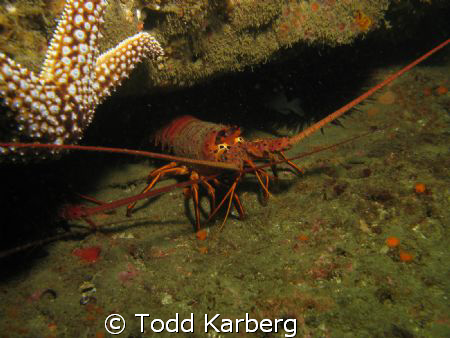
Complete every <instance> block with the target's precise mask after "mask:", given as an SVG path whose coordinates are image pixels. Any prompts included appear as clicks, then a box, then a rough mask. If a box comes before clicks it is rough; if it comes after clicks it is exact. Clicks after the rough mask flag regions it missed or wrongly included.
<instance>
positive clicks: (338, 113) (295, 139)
mask: <svg viewBox="0 0 450 338" xmlns="http://www.w3.org/2000/svg"><path fill="white" fill-rule="evenodd" d="M449 43H450V39H447V40H446V41H444V42H442V43H441V44H439V45H438V46H436V47H434V48H433V49H432V50H430V51H429V52H428V53H426V54H424V55H422V56H421V57H420V58H418V59H417V60H415V61H413V62H411V63H410V64H409V65H407V66H406V67H404V68H402V69H400V70H399V71H398V72H396V73H394V74H392V75H391V76H389V77H387V78H386V79H385V80H384V81H383V82H380V83H379V84H377V85H376V86H374V87H372V88H371V89H369V90H368V91H366V92H365V93H364V94H362V95H361V96H359V97H357V98H356V99H354V100H353V101H350V102H349V103H347V104H346V105H345V106H343V107H341V108H339V109H338V110H336V111H335V112H334V113H332V114H330V115H328V116H327V117H325V118H324V119H322V120H320V121H319V122H317V123H314V124H313V125H312V126H310V127H309V128H307V129H305V130H303V131H302V132H300V133H298V134H297V135H294V136H292V137H291V138H289V144H291V145H294V144H296V143H298V142H300V141H301V140H303V139H305V138H307V137H308V136H309V135H311V134H313V133H315V132H316V131H317V130H319V129H320V128H322V127H324V126H325V125H327V124H328V123H330V122H332V121H334V120H336V119H338V118H339V117H341V116H342V115H344V114H345V113H346V112H348V111H349V110H350V109H352V108H353V107H355V106H356V105H358V104H359V103H361V102H362V101H364V100H365V99H367V98H368V97H369V96H371V95H372V94H373V93H375V92H376V91H378V90H380V89H381V88H383V87H385V86H386V85H388V84H389V83H391V82H392V81H394V80H395V79H396V78H398V77H400V76H402V75H403V74H404V73H406V72H407V71H409V70H410V69H411V68H413V67H415V66H416V65H418V64H419V63H421V62H422V61H424V60H425V59H427V58H428V57H430V56H431V55H433V54H434V53H436V52H437V51H439V50H440V49H442V48H444V47H445V46H446V45H448V44H449Z"/></svg>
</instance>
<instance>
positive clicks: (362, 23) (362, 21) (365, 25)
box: [355, 11, 372, 32]
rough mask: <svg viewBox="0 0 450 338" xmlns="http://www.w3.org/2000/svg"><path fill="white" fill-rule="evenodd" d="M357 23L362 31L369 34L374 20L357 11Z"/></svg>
mask: <svg viewBox="0 0 450 338" xmlns="http://www.w3.org/2000/svg"><path fill="white" fill-rule="evenodd" d="M355 23H356V25H357V26H358V28H359V29H360V30H361V31H363V32H367V31H368V30H369V29H370V27H371V26H372V19H371V18H370V16H368V15H366V14H364V13H363V12H361V11H357V12H356V15H355Z"/></svg>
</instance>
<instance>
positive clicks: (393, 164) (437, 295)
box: [0, 58, 450, 337]
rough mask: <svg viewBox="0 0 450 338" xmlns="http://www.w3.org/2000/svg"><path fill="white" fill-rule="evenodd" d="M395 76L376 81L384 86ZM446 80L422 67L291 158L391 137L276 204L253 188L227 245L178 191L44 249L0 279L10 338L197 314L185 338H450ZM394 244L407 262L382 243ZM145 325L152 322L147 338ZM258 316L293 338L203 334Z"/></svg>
mask: <svg viewBox="0 0 450 338" xmlns="http://www.w3.org/2000/svg"><path fill="white" fill-rule="evenodd" d="M447 60H448V58H447ZM396 69H398V68H396ZM394 70H395V69H394V68H381V69H378V70H377V71H376V72H375V73H374V79H373V80H374V81H376V80H381V79H382V78H384V77H385V76H386V75H387V74H389V73H392V72H393V71H394ZM449 74H450V71H449V66H448V64H447V66H445V65H442V64H441V65H439V66H435V65H434V66H433V65H425V66H419V67H417V68H415V69H414V70H412V71H411V72H409V73H407V74H406V75H404V76H403V77H402V78H401V79H399V80H397V81H395V82H394V83H393V84H392V85H390V86H389V87H388V88H387V89H384V90H383V91H382V92H381V93H380V94H377V95H376V96H375V99H374V100H371V101H368V102H367V103H366V104H364V105H363V106H361V108H360V111H358V112H354V113H353V114H352V115H351V117H350V118H346V119H345V129H344V128H342V127H339V126H330V127H327V128H325V134H324V135H321V133H317V134H316V135H313V136H312V137H310V138H309V139H308V140H307V141H306V142H303V143H302V144H301V145H299V146H297V147H295V148H294V149H292V150H291V151H290V152H289V155H294V154H297V153H299V152H302V151H308V150H311V149H314V147H317V146H322V145H328V144H332V143H335V142H338V141H341V140H344V139H348V138H350V137H352V136H355V135H360V134H363V133H365V132H367V131H370V130H371V128H372V127H375V126H376V127H378V128H379V130H378V131H374V132H371V133H369V134H368V135H366V136H363V137H361V138H359V139H357V140H355V141H354V142H351V143H347V144H345V145H341V146H339V147H337V148H336V149H334V150H331V151H326V152H321V153H318V154H315V155H312V156H308V157H306V158H304V159H301V160H299V161H297V162H296V163H298V164H299V166H301V167H302V168H304V170H305V173H304V175H302V176H300V177H297V176H295V175H294V174H292V173H290V172H288V171H283V172H281V173H280V179H279V182H278V183H277V184H272V185H271V191H272V193H273V196H272V197H271V198H270V200H269V202H268V203H267V205H263V203H261V193H260V192H259V190H260V189H259V188H258V185H257V183H256V181H255V179H254V177H253V178H252V177H251V175H248V177H247V179H246V180H245V182H244V183H242V184H241V186H240V197H241V200H242V201H243V203H244V207H245V209H246V212H247V218H246V219H245V220H239V219H237V218H236V217H230V218H229V219H228V221H227V222H226V224H225V226H224V227H223V230H222V231H221V232H219V231H218V229H219V226H220V223H221V217H218V218H217V219H216V220H215V221H214V222H211V223H210V224H208V225H207V226H205V229H206V230H207V231H208V238H207V239H206V240H204V241H200V240H198V239H197V238H196V235H195V232H194V230H193V227H192V224H191V222H190V221H189V220H188V218H187V217H186V209H185V203H184V197H183V194H182V193H181V191H180V190H176V191H173V192H170V193H168V194H165V195H162V196H160V197H159V198H156V199H154V200H152V201H150V202H140V203H139V205H138V206H137V208H136V210H135V212H134V214H133V217H131V218H126V217H125V216H124V210H123V208H122V209H120V210H116V212H114V213H106V214H99V215H96V216H94V217H92V219H93V221H94V222H95V223H96V224H98V225H99V227H100V231H98V232H97V233H93V234H91V235H89V236H87V237H85V238H84V239H82V240H69V241H62V240H61V241H56V242H54V243H51V244H48V245H47V246H46V247H45V250H46V251H47V252H48V255H47V256H45V257H42V258H39V259H35V260H34V261H33V264H30V265H29V266H27V268H26V269H25V270H22V271H20V273H15V274H13V275H12V276H9V278H8V279H4V280H3V281H2V284H1V285H0V293H1V295H2V296H1V297H2V299H1V307H0V313H1V314H0V327H1V328H2V329H1V330H0V336H1V337H15V336H25V337H105V336H109V334H107V333H106V331H105V328H104V321H105V318H106V317H107V316H108V315H109V314H112V313H118V314H121V315H122V316H123V317H124V318H125V320H126V323H127V325H126V329H125V331H124V333H123V334H124V336H125V337H141V336H146V337H149V336H153V332H152V329H151V325H150V322H151V320H152V319H155V318H160V319H163V320H168V319H171V318H174V317H175V314H176V313H178V314H179V317H180V320H181V319H185V318H189V316H190V315H191V313H192V314H193V317H194V333H189V334H188V333H186V334H185V336H191V337H223V336H229V337H241V336H251V337H284V336H290V335H291V334H292V332H293V330H294V329H295V330H296V333H297V336H298V337H449V336H450V317H449V313H450V311H449V304H450V302H449V277H450V275H449V272H450V269H449V261H450V255H449V250H448V247H449V243H448V238H449V224H450V175H449V173H450V151H449V144H450V115H449V111H450V93H448V92H447V93H440V94H439V93H438V90H437V89H438V87H439V86H443V87H446V88H448V87H449V86H450V81H449V76H448V75H449ZM380 129H381V130H380ZM251 136H252V137H261V136H264V135H263V134H262V133H259V132H257V131H253V134H252V135H251ZM269 136H270V135H269ZM86 165H88V164H86ZM151 169H152V167H151V166H150V167H149V161H147V160H143V161H141V162H136V161H131V163H123V164H121V165H118V166H114V167H111V168H110V170H109V171H108V172H107V173H106V174H104V175H103V177H102V179H101V180H100V181H98V183H97V186H96V187H95V189H92V190H91V191H83V193H87V194H89V195H90V196H93V197H96V198H98V199H100V200H103V201H109V200H114V199H117V198H121V197H125V196H129V195H132V194H135V193H138V192H139V191H140V190H141V189H142V188H143V187H144V186H145V177H146V175H147V173H148V172H149V170H151ZM167 182H168V183H174V182H175V180H168V181H167ZM416 183H425V185H426V192H425V193H416V192H415V190H414V187H415V184H416ZM203 202H204V206H205V208H206V207H207V199H206V198H205V199H204V200H203ZM233 215H235V212H233ZM71 225H72V226H73V227H74V229H77V228H76V227H75V226H80V227H84V228H87V227H88V226H87V225H86V223H85V222H82V221H80V222H72V223H71ZM392 236H395V237H397V238H398V239H399V240H400V244H399V246H398V247H396V248H389V247H388V246H387V245H386V239H387V238H388V237H392ZM90 247H98V248H100V249H101V252H100V255H99V257H98V259H97V260H96V261H95V262H92V263H86V262H84V261H83V260H82V259H80V258H79V257H77V256H75V255H73V254H72V253H73V252H74V250H76V249H79V248H90ZM401 252H407V253H409V254H410V255H412V260H411V261H407V262H405V261H402V260H401V259H400V253H401ZM45 290H47V291H45ZM83 291H84V292H85V293H84V297H85V298H84V299H83V300H84V302H87V304H84V305H82V304H80V300H81V298H82V297H83V294H82V293H83ZM136 313H148V314H149V315H150V317H149V318H147V319H146V320H145V330H144V333H141V332H140V321H139V319H138V318H136V317H135V314H136ZM246 313H248V314H249V316H250V318H254V319H258V320H261V319H264V318H267V319H272V320H273V319H276V318H279V319H284V320H288V319H295V320H296V324H295V325H294V324H293V323H292V321H289V325H288V326H287V327H285V329H286V331H285V330H283V329H284V327H283V325H282V324H281V325H279V326H278V328H277V331H278V332H277V333H275V332H272V333H267V332H266V333H264V332H262V331H258V332H256V333H245V325H243V324H241V326H240V331H239V333H233V334H225V333H216V332H214V330H210V331H209V333H204V326H203V325H204V316H205V314H209V316H210V318H211V316H213V315H215V314H221V317H220V318H219V319H218V320H216V321H215V322H214V323H215V324H216V326H217V327H220V323H221V319H223V318H228V319H232V320H235V319H241V318H245V314H246ZM156 327H159V326H156ZM235 331H236V329H235V328H234V332H235ZM285 334H287V335H285ZM167 335H168V333H167V332H165V333H161V336H167Z"/></svg>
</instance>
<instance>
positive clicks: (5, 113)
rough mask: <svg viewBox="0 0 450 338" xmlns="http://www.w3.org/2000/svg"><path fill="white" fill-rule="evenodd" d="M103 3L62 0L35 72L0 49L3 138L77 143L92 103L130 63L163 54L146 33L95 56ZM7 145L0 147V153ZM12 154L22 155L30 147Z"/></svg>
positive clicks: (91, 112) (0, 129)
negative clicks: (63, 4)
mask: <svg viewBox="0 0 450 338" xmlns="http://www.w3.org/2000/svg"><path fill="white" fill-rule="evenodd" d="M106 6H107V2H106V1H105V0H67V2H66V4H65V6H64V10H63V13H62V16H61V19H60V20H59V22H58V25H57V27H56V30H55V32H54V35H53V37H52V39H51V42H50V45H49V47H48V50H47V53H46V57H45V61H44V63H43V67H42V70H41V72H40V73H39V75H38V76H36V75H35V74H34V73H33V72H32V71H31V70H29V69H26V68H24V67H23V66H21V65H19V64H18V63H16V62H15V61H14V60H12V59H11V58H9V57H8V56H6V55H5V54H4V53H1V52H0V96H2V97H3V98H4V107H2V108H1V111H0V135H1V136H0V139H1V140H2V141H12V142H18V141H25V142H40V143H55V144H73V143H77V142H78V141H79V140H80V139H81V137H82V136H83V132H84V130H85V129H86V127H87V126H88V125H89V124H90V122H91V121H92V118H93V116H94V110H95V108H96V107H97V106H98V105H99V104H100V103H101V102H102V100H103V99H104V98H105V97H107V96H108V95H109V94H110V92H111V91H112V90H114V88H115V87H116V86H117V85H119V84H120V82H121V81H122V80H123V79H124V78H125V77H127V76H128V75H129V73H130V72H131V71H132V69H133V68H134V67H135V65H136V64H137V63H138V62H140V61H141V60H142V59H143V58H144V57H149V56H150V57H153V58H156V57H158V56H162V55H163V49H162V48H161V46H160V44H159V43H158V41H157V40H156V39H155V38H154V37H153V36H152V35H150V34H149V33H146V32H141V33H138V34H136V35H134V36H132V37H129V38H128V39H126V40H124V41H122V42H121V43H119V44H118V45H117V46H116V47H114V48H112V49H110V50H108V51H106V52H105V53H103V54H101V55H99V51H98V48H97V40H98V38H99V37H100V36H101V34H100V32H99V25H100V24H101V23H102V22H103V14H104V12H105V8H106ZM5 108H6V109H5ZM11 150H13V149H6V148H1V147H0V154H10V153H11ZM33 152H35V151H33ZM15 153H16V154H17V153H19V154H22V157H23V158H25V159H26V158H27V157H29V156H28V155H30V153H31V152H30V151H25V150H18V151H17V152H15ZM47 154H48V152H47ZM41 155H42V153H41ZM1 157H4V156H0V158H1ZM12 157H13V158H16V156H12Z"/></svg>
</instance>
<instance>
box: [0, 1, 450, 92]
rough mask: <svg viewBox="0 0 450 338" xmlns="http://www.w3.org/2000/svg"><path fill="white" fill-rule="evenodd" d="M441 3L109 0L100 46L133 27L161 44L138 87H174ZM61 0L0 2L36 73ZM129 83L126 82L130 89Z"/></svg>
mask: <svg viewBox="0 0 450 338" xmlns="http://www.w3.org/2000/svg"><path fill="white" fill-rule="evenodd" d="M445 2H446V1H445V0H439V1H425V0H423V1H416V2H414V3H411V2H410V1H408V0H401V1H395V2H390V1H388V0H358V1H356V0H321V1H319V0H311V1H295V0H290V1H286V0H222V1H219V0H214V1H210V0H182V1H181V0H147V1H137V0H121V1H118V0H110V6H108V12H107V13H106V19H105V21H106V23H105V29H104V31H103V34H104V36H105V38H104V39H103V40H102V42H101V46H100V47H101V48H103V49H106V48H108V47H111V46H113V45H114V44H116V43H117V42H118V41H121V40H122V39H124V38H125V37H127V36H130V35H132V34H134V33H135V32H136V31H138V30H140V29H144V30H151V31H152V32H153V33H154V34H155V35H156V36H157V38H158V39H159V40H160V41H161V42H162V44H163V47H164V49H165V51H166V54H167V58H166V60H165V62H164V63H161V64H154V65H150V64H147V67H142V68H141V71H142V73H141V75H140V77H138V76H136V75H135V78H134V79H135V81H136V82H138V83H139V89H140V90H142V92H143V91H145V90H147V89H149V88H152V87H153V88H154V87H157V88H169V89H170V88H177V87H185V86H189V85H193V84H195V83H198V82H201V81H202V80H204V79H206V78H209V77H211V76H215V75H220V74H223V73H227V72H233V71H239V70H242V69H243V68H244V67H246V66H251V65H256V64H259V63H263V62H266V61H268V60H270V59H271V58H273V57H274V55H278V54H277V52H279V51H280V50H283V49H285V48H287V47H290V46H292V45H296V46H298V47H301V48H299V49H298V53H299V57H301V51H302V50H304V49H302V48H308V47H309V46H311V45H318V44H319V45H325V46H337V45H342V44H349V43H351V42H352V41H354V40H355V39H357V38H364V37H365V36H366V35H367V34H368V33H370V32H373V31H377V30H378V31H380V30H381V31H384V32H388V31H389V29H391V28H392V29H393V30H402V29H405V27H407V25H408V24H411V23H412V22H414V20H415V18H417V17H419V16H421V15H423V14H424V13H426V12H427V11H433V10H435V11H437V10H439V8H440V7H443V6H448V5H446V4H445ZM63 4H64V1H62V0H51V1H45V2H44V1H42V2H36V1H31V0H18V1H16V2H11V3H7V4H5V3H4V4H3V5H2V7H0V45H1V46H2V51H3V52H5V53H7V54H8V55H10V56H12V57H13V58H14V59H15V60H16V61H18V62H20V63H21V64H23V65H25V66H27V67H30V68H31V69H33V68H34V69H35V70H36V71H37V70H38V67H39V65H41V64H42V59H43V57H44V53H45V51H46V48H47V40H48V39H49V38H50V37H51V32H52V31H53V29H54V27H55V25H56V21H55V19H56V18H58V17H59V15H60V13H61V11H62V6H63ZM133 88H134V87H133Z"/></svg>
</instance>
